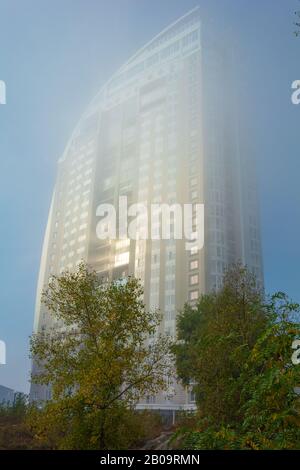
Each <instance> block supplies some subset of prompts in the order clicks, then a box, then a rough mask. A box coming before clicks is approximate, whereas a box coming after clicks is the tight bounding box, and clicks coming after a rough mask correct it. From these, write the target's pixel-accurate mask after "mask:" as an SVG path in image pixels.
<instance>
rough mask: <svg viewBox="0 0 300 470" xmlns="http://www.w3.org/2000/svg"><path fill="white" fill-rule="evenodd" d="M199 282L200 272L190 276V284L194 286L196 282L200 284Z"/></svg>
mask: <svg viewBox="0 0 300 470" xmlns="http://www.w3.org/2000/svg"><path fill="white" fill-rule="evenodd" d="M198 282H199V276H198V274H193V276H190V285H191V286H193V285H195V284H198Z"/></svg>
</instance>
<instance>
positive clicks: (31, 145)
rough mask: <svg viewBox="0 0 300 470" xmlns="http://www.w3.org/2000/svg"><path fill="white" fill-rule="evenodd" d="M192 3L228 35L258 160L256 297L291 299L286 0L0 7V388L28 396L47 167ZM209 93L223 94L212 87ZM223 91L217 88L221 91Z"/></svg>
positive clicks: (291, 57) (295, 117)
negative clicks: (130, 65)
mask: <svg viewBox="0 0 300 470" xmlns="http://www.w3.org/2000/svg"><path fill="white" fill-rule="evenodd" d="M196 5H200V7H201V14H202V21H203V23H207V22H211V21H212V22H213V23H214V25H215V26H214V27H215V28H217V29H219V28H220V30H222V31H224V33H225V34H228V36H230V37H231V40H232V41H233V43H234V46H235V54H236V61H237V70H236V79H237V82H238V87H237V88H238V89H237V93H238V99H239V105H240V106H239V107H240V108H241V109H242V113H243V114H242V116H241V119H243V120H244V122H245V123H246V124H247V126H248V130H249V140H250V142H251V148H252V151H253V159H254V160H256V161H257V171H258V175H259V189H260V207H261V220H262V236H263V258H264V267H265V283H266V290H267V292H274V291H277V290H281V291H285V292H286V293H287V294H289V295H290V296H291V297H292V298H293V299H294V300H295V301H300V293H299V281H300V248H299V229H300V218H299V215H300V214H299V213H300V211H299V202H300V189H299V174H300V163H299V161H300V155H299V153H300V152H299V145H298V136H300V130H299V128H300V105H299V106H295V105H293V104H292V103H291V99H290V96H291V84H292V82H293V81H294V80H296V79H300V60H299V58H300V38H298V39H297V38H296V37H295V36H294V35H293V30H294V27H293V21H294V13H293V12H294V11H295V10H296V9H297V8H298V7H299V9H300V4H299V2H297V1H296V0H290V1H288V0H286V1H282V0H252V1H251V2H250V1H249V0H202V1H201V0H200V1H198V2H197V1H192V0H110V1H108V0H51V1H50V0H42V1H41V0H22V1H20V0H0V80H4V81H5V82H6V86H7V104H6V105H5V106H4V105H1V106H0V162H1V171H0V175H1V185H0V191H1V198H0V206H1V235H0V237H1V279H0V286H1V287H0V292H1V311H0V339H1V340H5V341H6V344H7V365H6V366H0V384H2V385H6V386H10V387H12V388H15V389H18V390H22V391H28V377H29V371H30V362H29V359H28V337H29V335H30V334H31V331H32V327H33V315H34V302H35V291H36V281H37V274H38V268H39V262H40V255H41V247H42V240H43V235H44V230H45V224H46V220H47V216H48V209H49V205H50V198H51V194H52V190H53V185H54V182H55V176H56V164H57V160H58V158H59V157H60V155H61V154H62V152H63V150H64V147H65V145H66V143H67V140H68V139H69V136H70V134H71V132H72V130H73V128H74V127H75V125H76V123H77V121H78V120H79V118H80V116H81V114H82V112H83V111H84V109H85V108H86V107H87V105H88V103H89V101H90V100H91V99H92V98H93V96H94V95H95V94H96V93H97V91H98V90H99V89H100V87H101V86H102V85H103V84H104V83H105V82H106V80H107V79H109V78H110V76H111V75H112V74H113V73H114V72H115V71H116V70H117V69H118V68H119V67H120V66H121V65H122V64H123V63H124V62H125V61H126V60H127V59H128V58H129V57H130V56H131V55H132V54H133V53H134V52H135V51H136V50H137V49H138V48H140V47H141V46H143V45H144V44H145V43H146V42H148V41H149V40H150V39H152V38H153V36H155V35H156V34H157V33H159V32H160V31H161V30H162V29H163V28H165V27H166V26H168V25H169V24H170V23H171V22H172V21H175V20H176V19H177V18H178V17H180V16H181V15H182V14H184V13H186V12H187V11H188V10H189V9H191V8H193V7H194V6H196ZM220 86H222V84H221V81H220ZM224 93H226V90H224Z"/></svg>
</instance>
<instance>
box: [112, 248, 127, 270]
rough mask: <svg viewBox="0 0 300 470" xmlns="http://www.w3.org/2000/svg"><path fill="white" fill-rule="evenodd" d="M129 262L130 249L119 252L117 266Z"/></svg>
mask: <svg viewBox="0 0 300 470" xmlns="http://www.w3.org/2000/svg"><path fill="white" fill-rule="evenodd" d="M128 263H129V251H125V253H118V254H117V255H116V256H115V267H117V266H122V265H123V264H128Z"/></svg>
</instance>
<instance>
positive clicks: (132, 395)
mask: <svg viewBox="0 0 300 470" xmlns="http://www.w3.org/2000/svg"><path fill="white" fill-rule="evenodd" d="M142 294H143V291H142V287H141V285H140V283H139V281H138V280H136V279H134V278H128V279H127V280H126V282H118V281H115V282H112V283H109V284H101V283H100V281H99V279H98V277H97V275H96V273H95V272H94V271H91V270H89V268H88V267H87V266H86V265H84V264H81V265H80V266H79V268H78V271H77V272H73V273H70V272H65V273H63V274H62V275H61V276H59V277H58V276H54V277H53V278H52V280H51V281H50V284H49V287H48V289H47V290H46V291H45V292H44V293H43V302H44V304H45V305H46V306H47V308H48V310H49V312H50V314H51V315H52V316H53V317H54V318H55V319H56V320H57V321H58V322H60V327H59V326H58V324H56V326H55V328H53V329H51V330H50V331H47V332H41V333H38V334H36V335H34V336H33V337H32V338H31V353H32V356H33V357H34V358H35V361H36V362H37V363H38V366H39V373H38V374H37V375H35V376H33V377H32V380H33V381H34V382H35V383H38V384H42V385H47V386H51V390H52V399H51V400H49V401H48V402H46V404H45V405H44V407H43V409H42V410H33V411H32V419H31V421H30V422H31V425H32V429H34V432H35V434H36V436H37V437H38V438H39V439H40V440H41V441H45V442H46V441H47V439H48V440H50V445H51V447H54V448H60V449H61V448H63V449H73V448H76V449H121V448H127V447H128V446H130V445H131V443H132V442H133V441H134V439H136V430H137V425H136V413H135V412H134V411H133V407H134V405H135V403H136V402H137V400H138V399H139V398H140V397H142V396H144V395H146V394H147V395H148V394H150V395H152V394H154V393H156V392H157V391H158V390H161V389H164V388H166V386H167V379H168V377H169V376H170V374H171V360H170V354H169V348H170V341H169V339H168V338H167V337H164V336H161V335H159V334H158V333H157V330H158V326H159V324H160V320H161V318H160V314H159V313H158V312H156V311H155V312H148V311H147V310H146V309H145V305H144V303H143V301H142ZM36 413H39V419H38V420H37V419H36V416H35V414H36Z"/></svg>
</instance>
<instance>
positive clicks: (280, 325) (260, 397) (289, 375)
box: [175, 265, 300, 449]
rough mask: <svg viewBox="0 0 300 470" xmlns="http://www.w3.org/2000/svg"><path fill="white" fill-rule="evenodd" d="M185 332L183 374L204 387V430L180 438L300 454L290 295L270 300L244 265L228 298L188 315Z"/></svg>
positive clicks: (198, 426) (200, 416) (296, 334)
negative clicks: (286, 450)
mask: <svg viewBox="0 0 300 470" xmlns="http://www.w3.org/2000/svg"><path fill="white" fill-rule="evenodd" d="M178 332H179V337H180V338H181V343H180V344H178V345H176V346H175V352H176V355H177V368H178V372H179V375H180V376H181V378H182V380H183V381H184V382H185V383H188V381H189V380H192V381H194V382H195V383H196V386H195V390H196V392H197V405H198V413H197V417H196V422H195V418H194V420H193V423H192V425H191V426H190V427H187V428H186V429H185V430H181V431H180V434H181V436H184V437H183V446H184V447H186V448H193V449H299V448H300V415H299V411H300V409H299V394H298V393H297V387H299V385H300V366H299V365H298V366H295V365H293V364H292V361H291V356H292V352H293V350H292V343H293V341H294V340H295V339H299V338H300V323H299V305H298V304H295V303H292V302H290V301H289V299H288V298H287V296H286V295H285V294H283V293H277V294H275V295H274V296H272V297H271V299H269V300H268V299H265V298H264V296H263V295H262V294H261V292H260V291H259V290H258V289H257V288H256V283H255V279H254V278H253V277H252V276H251V275H250V274H249V273H248V271H247V270H246V268H243V267H242V266H241V265H238V266H234V267H232V268H231V269H230V270H229V271H228V272H227V274H226V276H225V280H224V287H223V289H222V290H221V291H220V292H218V293H215V294H211V295H208V296H203V297H202V298H201V299H200V301H199V303H198V305H197V308H196V309H191V307H185V309H184V311H183V312H182V314H181V316H180V317H179V323H178ZM185 347H186V350H184V349H185ZM183 367H184V368H186V370H188V371H189V374H186V373H183Z"/></svg>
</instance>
